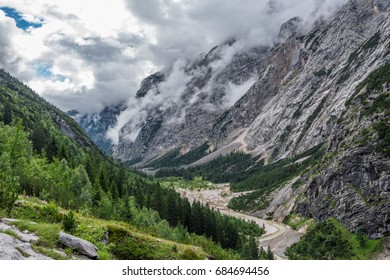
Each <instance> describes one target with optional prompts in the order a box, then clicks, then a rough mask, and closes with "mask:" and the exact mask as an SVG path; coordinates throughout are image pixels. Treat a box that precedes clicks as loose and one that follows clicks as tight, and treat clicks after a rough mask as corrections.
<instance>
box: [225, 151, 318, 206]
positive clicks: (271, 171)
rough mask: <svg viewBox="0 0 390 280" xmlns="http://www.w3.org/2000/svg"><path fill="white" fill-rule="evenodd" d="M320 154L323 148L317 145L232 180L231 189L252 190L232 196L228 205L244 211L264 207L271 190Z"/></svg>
mask: <svg viewBox="0 0 390 280" xmlns="http://www.w3.org/2000/svg"><path fill="white" fill-rule="evenodd" d="M322 154H323V148H322V145H319V146H316V147H314V148H312V149H310V150H308V151H307V152H305V153H303V154H300V155H298V156H296V157H293V158H289V159H283V160H280V161H277V162H275V163H272V164H269V165H266V166H263V167H261V168H260V169H259V170H257V172H255V173H254V174H252V175H251V176H247V178H246V179H245V180H242V181H239V182H232V183H231V190H232V191H236V192H240V191H250V190H254V191H253V192H250V193H248V194H244V195H241V196H239V197H236V198H233V199H232V200H230V202H229V207H230V208H232V209H235V210H244V211H255V210H259V209H264V208H266V207H267V206H268V205H269V202H270V201H271V199H272V198H271V193H272V192H273V191H275V190H276V189H278V188H279V187H280V186H282V185H283V184H284V183H286V182H287V181H289V180H291V179H293V178H294V177H297V176H299V175H300V174H301V173H302V172H304V171H305V170H307V169H308V168H310V167H311V166H313V165H315V164H316V163H317V162H318V160H319V159H320V157H321V156H322ZM297 161H298V162H297Z"/></svg>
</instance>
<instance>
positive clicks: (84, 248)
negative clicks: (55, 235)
mask: <svg viewBox="0 0 390 280" xmlns="http://www.w3.org/2000/svg"><path fill="white" fill-rule="evenodd" d="M59 242H60V243H61V244H63V245H64V246H66V247H69V248H72V249H73V250H76V251H78V252H79V253H80V254H82V255H85V256H87V257H89V258H91V259H98V257H99V256H98V254H97V247H96V246H95V245H93V244H92V243H91V242H89V241H86V240H83V239H81V238H79V237H76V236H73V235H70V234H67V233H65V232H63V231H61V232H60V234H59Z"/></svg>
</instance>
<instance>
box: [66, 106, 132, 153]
mask: <svg viewBox="0 0 390 280" xmlns="http://www.w3.org/2000/svg"><path fill="white" fill-rule="evenodd" d="M124 108H125V106H123V105H121V104H119V105H117V106H110V107H105V108H104V109H103V110H102V111H101V112H100V113H95V114H80V113H79V112H78V111H76V110H72V111H69V112H68V115H69V116H71V117H72V118H73V119H74V120H75V121H76V122H77V123H78V124H79V125H80V126H81V127H82V128H83V129H84V131H85V132H86V133H87V134H88V135H89V136H90V137H91V139H92V141H93V142H94V143H95V144H96V145H98V146H99V148H100V149H101V150H102V151H104V152H105V153H107V154H110V153H111V141H110V140H108V139H107V138H106V133H107V130H108V129H109V128H110V127H111V126H113V125H114V124H115V122H116V117H117V116H118V115H119V114H120V113H121V112H122V111H123V110H124Z"/></svg>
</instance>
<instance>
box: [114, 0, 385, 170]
mask: <svg viewBox="0 0 390 280" xmlns="http://www.w3.org/2000/svg"><path fill="white" fill-rule="evenodd" d="M302 30H303V26H302V22H301V20H300V19H298V18H293V19H291V20H290V21H288V22H287V23H285V24H284V25H283V26H282V27H281V30H280V34H279V37H278V38H277V39H276V43H275V45H274V46H273V48H272V49H271V48H269V47H254V48H250V49H248V48H245V47H243V46H242V42H240V41H236V40H229V41H227V42H225V43H223V44H221V45H220V46H217V47H215V48H214V49H212V50H211V51H210V52H209V53H208V54H207V55H205V56H204V57H201V58H199V59H198V60H196V61H192V62H183V63H182V64H180V65H179V66H177V67H176V68H175V67H174V68H173V69H172V70H171V71H168V72H167V73H164V74H162V73H156V74H153V75H151V76H150V77H148V78H146V79H145V80H144V81H143V83H142V86H141V89H140V90H139V92H138V93H137V98H138V100H139V101H138V102H139V104H141V105H140V106H141V110H140V114H139V115H142V117H140V116H135V117H133V118H131V119H130V120H129V121H128V122H127V123H125V124H124V125H123V124H121V125H119V127H118V128H120V129H119V130H118V142H117V145H115V146H114V148H113V149H114V151H113V152H114V153H113V154H114V156H115V157H118V158H120V159H122V160H124V161H127V160H131V161H134V160H135V161H142V162H143V163H145V162H146V161H148V160H150V159H153V158H156V157H159V156H161V155H163V154H164V153H167V152H170V151H172V150H174V149H179V150H180V154H185V153H187V152H188V151H190V150H192V149H194V148H196V147H199V146H200V145H202V144H204V143H205V142H206V141H211V143H212V147H213V150H217V152H216V155H218V154H221V153H222V154H226V153H229V152H231V151H233V150H238V149H241V150H244V151H247V152H250V153H254V154H259V155H262V156H263V157H265V158H266V159H267V160H268V159H271V158H272V159H274V160H275V159H280V158H284V157H288V156H293V155H296V154H299V153H302V152H304V151H305V150H308V149H310V148H312V147H314V146H316V145H318V144H320V143H322V142H324V141H326V139H327V138H328V137H329V135H330V133H331V130H332V128H333V126H334V124H335V122H336V121H337V119H338V117H339V116H340V114H341V113H342V111H343V110H344V102H345V100H347V99H348V98H349V96H350V94H351V92H353V88H354V87H355V86H356V84H357V83H359V82H360V81H361V80H362V79H364V78H365V76H366V75H367V73H369V72H371V71H372V70H373V69H375V68H376V67H377V66H378V65H381V64H382V63H383V62H384V61H386V60H387V59H388V48H389V45H388V44H389V37H388V35H387V34H388V31H389V4H388V2H387V1H371V0H359V1H350V2H348V3H347V4H346V5H345V6H344V7H343V8H342V9H341V10H340V11H339V12H338V13H337V14H336V15H335V16H334V18H332V19H331V20H328V21H318V22H317V23H316V24H315V27H314V28H313V30H311V31H310V32H308V33H306V34H303V31H302ZM178 73H180V74H181V76H180V75H178ZM179 78H181V80H183V81H182V84H179V85H178V84H172V79H177V80H180V79H179ZM173 87H174V90H175V95H174V97H173V98H172V96H168V95H167V93H166V92H167V91H169V92H170V93H172V88H173ZM248 89H249V90H248ZM245 92H246V93H245ZM240 97H241V98H240ZM148 98H149V99H148ZM166 99H168V101H166ZM149 100H151V101H152V102H149ZM162 100H164V101H162ZM142 104H143V105H142ZM129 106H130V105H129ZM131 106H133V105H131ZM142 106H143V107H142ZM132 110H133V108H132V107H128V108H127V109H126V110H124V111H123V112H122V114H123V115H125V114H129V115H131V112H132ZM209 158H210V159H212V158H213V156H210V157H209Z"/></svg>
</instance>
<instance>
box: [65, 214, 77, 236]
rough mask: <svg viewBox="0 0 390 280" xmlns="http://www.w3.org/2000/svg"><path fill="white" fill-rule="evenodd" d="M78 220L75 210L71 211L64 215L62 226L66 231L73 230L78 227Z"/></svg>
mask: <svg viewBox="0 0 390 280" xmlns="http://www.w3.org/2000/svg"><path fill="white" fill-rule="evenodd" d="M77 224H78V223H77V221H76V218H75V216H74V213H73V211H69V213H68V214H67V215H64V217H63V219H62V226H63V228H64V230H65V231H66V232H69V233H71V232H73V231H74V230H75V229H76V227H77Z"/></svg>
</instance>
